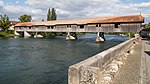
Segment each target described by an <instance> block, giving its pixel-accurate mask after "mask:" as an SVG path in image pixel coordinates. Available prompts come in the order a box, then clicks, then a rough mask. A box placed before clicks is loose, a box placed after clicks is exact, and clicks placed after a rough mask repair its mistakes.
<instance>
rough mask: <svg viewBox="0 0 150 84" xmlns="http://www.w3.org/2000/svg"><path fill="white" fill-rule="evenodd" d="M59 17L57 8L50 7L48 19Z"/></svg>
mask: <svg viewBox="0 0 150 84" xmlns="http://www.w3.org/2000/svg"><path fill="white" fill-rule="evenodd" d="M56 19H57V14H56V10H55V8H52V9H51V10H50V8H49V9H48V13H47V20H48V21H50V20H56Z"/></svg>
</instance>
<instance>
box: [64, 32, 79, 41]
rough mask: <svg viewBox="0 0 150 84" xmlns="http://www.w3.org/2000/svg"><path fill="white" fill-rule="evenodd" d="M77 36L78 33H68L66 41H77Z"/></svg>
mask: <svg viewBox="0 0 150 84" xmlns="http://www.w3.org/2000/svg"><path fill="white" fill-rule="evenodd" d="M76 39H77V35H76V33H71V32H67V36H66V40H76Z"/></svg>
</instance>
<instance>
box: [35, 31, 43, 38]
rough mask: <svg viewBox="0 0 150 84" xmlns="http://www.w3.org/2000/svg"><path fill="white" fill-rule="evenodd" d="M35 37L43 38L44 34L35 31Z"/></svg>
mask: <svg viewBox="0 0 150 84" xmlns="http://www.w3.org/2000/svg"><path fill="white" fill-rule="evenodd" d="M34 38H43V36H42V35H40V34H38V32H36V33H35V35H34Z"/></svg>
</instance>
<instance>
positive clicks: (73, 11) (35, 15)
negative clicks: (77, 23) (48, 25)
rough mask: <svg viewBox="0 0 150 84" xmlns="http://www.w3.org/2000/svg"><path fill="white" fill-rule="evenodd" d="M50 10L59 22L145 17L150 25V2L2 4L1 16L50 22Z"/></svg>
mask: <svg viewBox="0 0 150 84" xmlns="http://www.w3.org/2000/svg"><path fill="white" fill-rule="evenodd" d="M49 8H55V9H56V13H57V17H58V18H57V19H71V18H94V17H107V16H126V15H137V14H140V12H141V14H142V15H143V16H144V17H145V23H148V22H150V0H0V14H7V15H8V16H9V18H10V20H18V17H19V16H20V15H23V14H28V15H31V16H32V21H41V20H42V19H44V20H46V18H47V11H48V9H49Z"/></svg>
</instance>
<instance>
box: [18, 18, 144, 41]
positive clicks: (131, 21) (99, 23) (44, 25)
mask: <svg viewBox="0 0 150 84" xmlns="http://www.w3.org/2000/svg"><path fill="white" fill-rule="evenodd" d="M143 22H144V17H143V16H142V15H130V16H111V17H100V18H76V19H69V20H54V21H43V22H24V23H18V24H16V25H15V34H16V35H19V34H18V33H17V32H24V36H25V37H28V36H30V35H29V34H28V32H67V33H68V34H67V38H66V39H75V38H74V37H72V36H71V35H70V32H74V33H75V32H97V33H98V34H97V40H103V39H104V35H103V34H104V32H139V30H140V29H141V25H142V23H143Z"/></svg>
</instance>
